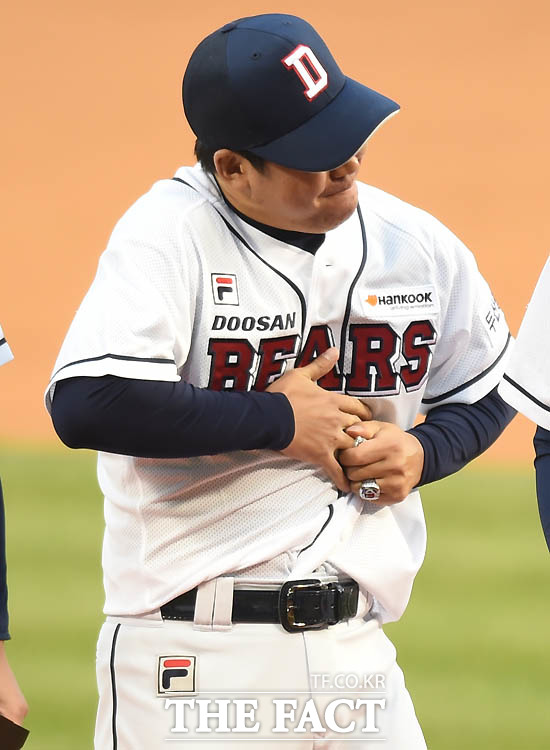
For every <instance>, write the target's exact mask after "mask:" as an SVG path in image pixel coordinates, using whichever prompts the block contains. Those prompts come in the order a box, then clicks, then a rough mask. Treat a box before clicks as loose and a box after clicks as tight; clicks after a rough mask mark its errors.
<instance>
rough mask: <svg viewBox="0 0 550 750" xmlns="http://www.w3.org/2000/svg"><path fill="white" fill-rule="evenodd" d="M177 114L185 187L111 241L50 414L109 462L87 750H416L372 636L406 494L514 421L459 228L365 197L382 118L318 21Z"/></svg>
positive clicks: (175, 185) (399, 577) (232, 44)
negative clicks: (418, 421)
mask: <svg viewBox="0 0 550 750" xmlns="http://www.w3.org/2000/svg"><path fill="white" fill-rule="evenodd" d="M183 101H184V107H185V112H186V115H187V118H188V121H189V123H190V125H191V128H192V129H193V131H194V133H195V134H196V136H197V143H196V148H195V153H196V155H197V159H198V163H197V164H196V165H195V166H193V167H183V168H181V169H179V170H178V171H177V172H176V175H175V177H174V178H172V179H164V180H161V181H160V182H158V183H156V184H155V185H154V186H153V187H152V189H151V190H150V191H149V192H148V193H147V194H146V195H144V196H143V197H141V198H140V199H139V200H138V201H137V202H136V203H135V204H134V206H132V207H131V208H130V209H129V211H128V212H127V213H126V214H125V215H124V216H123V218H122V219H121V220H120V221H119V223H118V224H117V226H116V227H115V230H114V232H113V234H112V236H111V239H110V241H109V244H108V247H107V249H106V251H105V253H104V254H103V255H102V257H101V259H100V263H99V268H98V272H97V276H96V278H95V280H94V281H93V283H92V285H91V288H90V290H89V292H88V293H87V295H86V297H85V299H84V301H83V302H82V305H81V306H80V308H79V310H78V312H77V314H76V316H75V318H74V320H73V323H72V325H71V327H70V329H69V332H68V334H67V337H66V339H65V342H64V344H63V346H62V349H61V352H60V354H59V356H58V359H57V362H56V364H55V367H54V372H53V375H52V379H51V382H50V384H49V386H48V389H47V393H46V404H47V407H48V409H49V410H50V411H51V414H52V419H53V422H54V425H55V429H56V430H57V432H58V434H59V435H60V437H61V438H62V440H63V441H64V442H65V443H66V444H68V445H70V446H72V447H74V448H78V447H87V448H93V449H95V450H98V451H99V463H98V476H99V482H100V485H101V488H102V490H103V493H104V495H105V518H106V532H105V539H104V547H103V566H104V581H105V589H106V604H105V612H106V615H107V620H106V622H105V624H104V626H103V628H102V631H101V633H100V636H99V642H98V651H97V674H98V685H99V693H100V697H99V709H98V717H97V725H96V737H95V742H96V748H101V750H106V749H107V748H119V750H120V749H121V748H124V749H125V750H130V749H131V750H136V749H138V748H144V749H145V748H146V749H147V750H151V749H153V748H161V747H165V742H166V741H167V740H171V741H178V740H184V741H185V742H186V743H188V745H189V747H197V748H198V747H204V743H205V742H206V744H207V746H208V745H209V741H212V742H216V741H218V745H217V747H219V746H220V744H219V743H220V742H222V746H223V742H224V741H225V740H228V739H229V740H231V746H232V747H260V746H261V747H266V745H265V744H262V740H269V741H270V742H271V743H275V746H277V740H278V738H279V739H280V741H281V743H283V742H284V745H283V744H281V746H282V747H285V748H287V749H290V748H300V749H301V750H303V749H304V748H313V747H315V748H318V749H321V750H322V748H331V749H332V750H336V748H340V747H347V745H346V744H345V742H346V741H347V740H348V739H350V738H352V739H354V741H355V743H354V746H355V747H358V748H374V747H378V746H379V743H380V740H381V739H383V740H384V741H385V747H386V748H387V749H388V750H397V749H399V750H403V749H404V748H407V750H419V749H420V748H425V747H426V744H425V741H424V738H423V735H422V731H421V729H420V727H419V724H418V721H417V719H416V716H415V713H414V709H413V706H412V703H411V700H410V697H409V694H408V692H407V690H406V687H405V684H404V679H403V675H402V672H401V670H400V668H399V667H398V665H397V663H396V658H395V649H394V647H393V645H392V644H391V642H390V641H389V640H388V639H387V637H386V636H385V634H384V632H383V630H382V625H383V624H384V623H385V622H389V621H392V620H397V619H398V618H399V617H400V616H401V614H402V613H403V611H404V609H405V607H406V605H407V602H408V599H409V595H410V592H411V588H412V583H413V579H414V577H415V574H416V572H417V570H418V568H419V566H420V565H421V563H422V559H423V556H424V551H425V524H424V518H423V513H422V506H421V502H420V496H419V493H418V490H417V488H418V487H419V486H421V485H423V484H426V483H428V482H431V481H434V480H435V479H438V478H440V477H442V476H445V475H447V474H450V473H452V472H453V471H456V470H458V469H459V468H460V467H461V466H463V465H464V464H465V463H466V462H467V461H469V460H470V459H471V458H473V457H474V456H475V455H478V453H480V452H481V451H483V450H484V449H485V448H486V447H487V446H488V445H489V444H490V443H491V442H492V441H493V440H494V439H495V438H496V437H497V436H498V434H500V432H501V430H502V429H503V428H504V426H505V425H506V424H507V422H508V421H509V419H510V418H511V416H512V415H513V410H512V409H510V408H509V407H508V406H506V405H505V404H504V402H503V401H502V399H500V397H499V396H498V395H497V393H496V386H497V384H498V382H499V380H500V378H501V375H502V371H503V365H504V361H505V354H506V351H507V347H508V342H509V333H508V329H507V326H506V323H505V320H504V316H503V314H502V313H501V311H500V309H499V308H498V305H497V304H496V302H495V301H494V299H493V297H492V295H491V293H490V290H489V288H488V286H487V284H486V282H485V281H484V280H483V278H482V277H481V276H480V274H479V272H478V270H477V267H476V264H475V261H474V259H473V256H472V255H471V253H470V252H469V251H468V250H467V249H466V248H465V247H464V245H463V244H462V243H461V242H460V241H459V240H458V239H457V238H456V237H455V236H454V235H453V234H452V233H451V232H450V231H449V230H448V229H446V228H445V227H444V226H442V225H441V224H440V223H439V222H438V221H437V220H436V219H434V218H433V217H432V216H430V215H429V214H427V213H425V212H423V211H420V210H418V209H416V208H413V207H412V206H409V205H407V204H405V203H403V202H402V201H400V200H398V199H397V198H394V197H393V196H390V195H388V194H386V193H383V192H382V191H380V190H377V189H376V188H374V187H371V186H369V185H366V184H362V183H359V182H358V181H357V179H356V178H357V174H358V170H359V165H360V163H361V161H362V159H364V158H366V145H365V144H366V142H367V139H368V138H369V137H370V136H371V135H372V134H373V133H374V131H375V130H376V129H377V128H378V127H379V126H381V125H382V124H383V123H384V122H385V121H386V120H387V119H388V118H389V117H391V116H392V115H394V114H395V113H396V112H397V110H398V108H399V107H398V105H397V104H396V103H395V102H394V101H392V100H391V99H389V98H387V97H385V96H383V95H381V94H379V93H377V92H375V91H373V90H372V89H369V88H367V87H365V86H363V85H362V84H360V83H358V82H356V81H355V80H353V79H352V78H350V77H347V76H345V75H344V74H343V73H342V72H341V70H340V68H339V67H338V65H337V63H336V61H335V60H334V58H333V57H332V55H331V53H330V51H329V50H328V48H327V46H326V44H325V43H324V41H323V40H322V39H321V38H320V37H319V35H318V34H317V33H316V31H315V30H314V29H313V28H312V27H311V26H310V25H309V24H308V23H306V22H305V21H303V20H302V19H300V18H296V17H294V16H288V15H282V14H268V15H262V16H254V17H250V18H244V19H239V20H237V21H234V22H232V23H228V24H226V25H225V26H223V27H222V28H221V29H218V30H217V31H215V32H213V33H212V34H211V35H209V36H208V37H207V38H206V39H204V40H203V41H202V42H201V43H200V44H199V46H198V47H197V49H196V50H195V51H194V53H193V55H192V57H191V59H190V61H189V64H188V66H187V70H186V73H185V76H184V83H183ZM419 412H422V413H424V414H427V418H426V422H425V423H424V424H423V425H419V426H417V427H413V423H414V420H415V417H416V415H417V414H418V413H419ZM374 676H376V679H374ZM367 677H368V679H366V678H367ZM340 678H341V679H340ZM353 678H355V681H354V679H353ZM365 680H366V681H365ZM344 688H345V691H343V689H344ZM339 689H340V692H339V693H338V690H339ZM335 692H336V693H337V695H336V696H335V694H334V693H335ZM239 700H240V701H241V703H239ZM194 740H196V742H194ZM255 740H257V743H256V742H255ZM271 746H273V744H271V745H270V747H271Z"/></svg>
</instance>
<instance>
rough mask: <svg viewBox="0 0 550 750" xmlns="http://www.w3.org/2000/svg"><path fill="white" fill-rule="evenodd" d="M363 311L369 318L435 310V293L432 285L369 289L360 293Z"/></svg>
mask: <svg viewBox="0 0 550 750" xmlns="http://www.w3.org/2000/svg"><path fill="white" fill-rule="evenodd" d="M361 297H362V300H361V302H362V306H363V312H364V313H365V315H366V316H367V317H369V318H371V317H374V318H379V317H386V316H388V315H407V314H408V313H410V312H413V311H414V312H416V311H421V312H423V313H434V312H437V309H438V307H437V295H436V292H435V288H434V287H433V286H414V287H407V286H404V287H401V288H399V289H376V288H374V289H369V290H366V291H365V292H363V293H362V294H361Z"/></svg>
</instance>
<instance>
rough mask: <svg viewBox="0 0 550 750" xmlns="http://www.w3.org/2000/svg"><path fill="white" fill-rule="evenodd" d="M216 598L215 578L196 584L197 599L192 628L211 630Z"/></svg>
mask: <svg viewBox="0 0 550 750" xmlns="http://www.w3.org/2000/svg"><path fill="white" fill-rule="evenodd" d="M215 598H216V580H215V579H214V580H213V581H205V582H204V583H201V584H200V586H197V601H196V602H195V617H194V619H193V629H194V630H212V616H213V613H214V600H215Z"/></svg>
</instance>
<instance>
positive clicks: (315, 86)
mask: <svg viewBox="0 0 550 750" xmlns="http://www.w3.org/2000/svg"><path fill="white" fill-rule="evenodd" d="M281 62H282V63H283V64H284V65H286V67H287V68H288V69H289V70H290V69H292V70H294V72H295V73H296V75H297V76H298V77H299V78H300V80H301V81H302V83H303V84H304V96H305V97H306V99H308V100H309V101H310V102H311V101H313V99H315V97H316V96H319V94H320V93H321V91H324V90H325V89H326V87H327V86H328V73H327V71H326V70H325V69H324V68H323V66H322V65H321V63H320V62H319V60H318V58H317V55H316V54H315V52H314V51H313V50H312V49H311V47H306V45H305V44H299V45H298V46H297V47H296V49H295V50H292V52H291V53H290V55H287V56H286V57H283V59H282V60H281Z"/></svg>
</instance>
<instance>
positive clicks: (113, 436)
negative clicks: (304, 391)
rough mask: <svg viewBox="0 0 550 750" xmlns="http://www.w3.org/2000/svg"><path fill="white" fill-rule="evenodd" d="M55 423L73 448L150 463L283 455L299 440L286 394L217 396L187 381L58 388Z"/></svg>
mask: <svg viewBox="0 0 550 750" xmlns="http://www.w3.org/2000/svg"><path fill="white" fill-rule="evenodd" d="M52 420H53V424H54V427H55V430H56V432H57V434H58V435H59V437H60V438H61V440H62V441H63V442H64V443H65V444H66V445H68V446H69V447H70V448H91V449H93V450H98V451H106V452H108V453H120V454H124V455H127V456H140V457H144V458H183V457H190V456H205V455H213V454H216V453H227V452H229V451H235V450H252V449H255V448H271V449H273V450H282V449H283V448H286V446H287V445H289V443H290V442H291V440H292V438H293V437H294V414H293V411H292V406H291V405H290V402H289V400H288V399H287V397H286V396H285V395H284V394H282V393H265V392H262V393H259V392H256V391H250V392H245V393H242V392H239V391H231V392H230V391H214V390H209V389H207V388H196V387H195V386H193V385H191V384H190V383H186V382H184V381H180V382H178V383H171V382H163V381H151V380H134V379H130V378H119V377H115V376H114V375H104V376H103V377H99V378H94V377H75V378H69V379H67V380H62V381H60V382H59V383H57V384H56V387H55V394H54V399H53V402H52Z"/></svg>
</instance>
